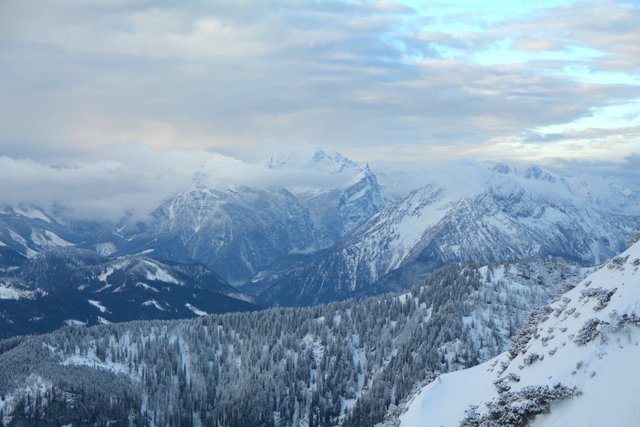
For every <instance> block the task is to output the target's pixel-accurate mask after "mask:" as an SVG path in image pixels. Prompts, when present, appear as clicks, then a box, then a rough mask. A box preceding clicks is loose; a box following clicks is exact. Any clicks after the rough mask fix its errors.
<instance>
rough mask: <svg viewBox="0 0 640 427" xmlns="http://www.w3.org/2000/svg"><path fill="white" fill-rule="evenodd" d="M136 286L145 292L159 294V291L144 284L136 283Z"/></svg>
mask: <svg viewBox="0 0 640 427" xmlns="http://www.w3.org/2000/svg"><path fill="white" fill-rule="evenodd" d="M136 286H138V287H141V288H143V289H144V290H145V291H153V292H156V293H157V292H160V291H159V290H157V289H156V288H154V287H153V286H149V285H147V284H146V283H144V282H138V283H136Z"/></svg>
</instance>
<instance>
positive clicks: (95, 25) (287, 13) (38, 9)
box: [0, 0, 640, 157]
mask: <svg viewBox="0 0 640 427" xmlns="http://www.w3.org/2000/svg"><path fill="white" fill-rule="evenodd" d="M3 12H4V13H3ZM563 13H564V12H563ZM413 14H414V12H413V11H411V10H410V9H408V8H404V7H400V6H397V5H395V4H393V3H390V2H348V3H347V2H342V1H328V2H300V1H287V0H280V1H276V2H268V4H267V3H263V2H259V3H255V2H246V1H216V2H204V1H203V2H189V3H185V4H179V3H175V2H133V1H132V2H127V1H120V2H113V3H111V2H98V3H96V2H89V1H86V2H70V1H33V2H20V1H17V0H12V1H6V2H3V3H2V6H0V16H3V18H0V19H2V21H0V27H2V28H3V29H2V30H0V52H1V53H2V57H3V59H4V61H3V63H4V64H6V66H3V67H2V69H0V91H1V92H2V93H3V98H2V100H0V117H2V118H1V119H0V120H2V129H3V134H2V135H1V136H0V152H2V153H7V154H12V155H22V154H24V153H27V154H28V153H35V154H38V153H39V154H40V155H43V153H46V152H49V153H50V155H52V156H54V155H56V154H58V156H60V157H62V156H63V154H62V153H65V154H64V155H66V153H68V152H72V151H74V150H76V151H79V152H80V153H83V152H87V153H90V152H92V151H95V150H96V147H98V146H101V145H104V144H107V143H112V142H115V141H124V140H128V139H131V138H140V139H143V140H145V141H146V142H148V143H150V144H153V145H155V146H159V147H170V146H182V147H189V148H195V147H200V148H207V147H209V148H211V147H218V148H222V149H226V150H234V149H236V148H237V147H240V146H241V147H246V148H247V149H251V148H253V147H256V146H260V145H261V144H263V143H264V141H266V140H277V141H281V142H283V143H288V144H297V143H299V142H300V141H305V142H308V143H311V144H315V145H322V146H327V147H329V148H334V149H337V150H340V151H347V152H348V151H349V150H352V151H359V152H362V151H363V150H366V149H367V148H368V147H385V146H387V147H388V146H398V147H400V146H403V145H407V146H416V145H424V146H433V145H451V146H455V145H457V144H476V145H481V144H485V143H487V141H491V140H492V139H494V138H505V137H509V136H513V137H517V135H520V134H521V133H522V132H523V130H525V129H528V128H535V127H539V126H543V125H548V124H554V123H562V122H566V121H571V120H573V119H575V118H577V117H581V116H584V115H586V114H588V113H589V112H590V111H591V109H592V108H594V107H598V106H604V105H609V104H611V103H612V102H614V101H616V100H625V99H629V98H632V97H634V96H640V90H639V89H638V88H637V87H629V86H624V85H595V84H578V83H576V82H574V81H572V80H570V79H569V78H568V77H560V76H553V75H550V74H549V73H542V72H541V70H548V68H545V67H546V66H542V65H540V64H539V65H540V68H538V67H537V66H536V65H535V64H533V65H532V64H524V65H521V66H485V67H482V66H478V65H473V64H470V63H469V62H468V61H467V60H466V59H465V58H464V57H463V58H458V59H442V58H439V57H438V56H439V54H438V51H437V48H436V47H435V45H436V44H438V43H439V44H447V43H449V44H451V45H453V46H457V47H459V48H460V47H465V46H466V48H467V49H469V52H470V51H471V50H472V49H473V48H477V47H478V46H489V45H490V44H491V43H492V42H493V41H495V40H496V39H497V38H498V37H501V34H500V31H502V30H504V29H500V28H498V29H495V30H493V31H490V30H488V31H487V36H486V37H480V36H472V35H466V36H465V35H460V37H454V38H453V39H451V38H447V37H446V36H443V35H441V34H440V35H438V34H421V33H420V30H419V27H420V25H419V24H420V23H421V18H419V17H417V16H414V15H413ZM583 15H584V14H580V15H579V16H578V17H576V20H577V22H578V23H577V24H576V25H577V26H579V27H580V28H582V27H585V25H586V24H582V23H581V22H582V20H584V19H587V18H586V17H584V16H583ZM407 18H411V19H409V21H407ZM414 18H415V21H414V20H413V19H414ZM562 18H563V19H569V18H570V17H569V16H568V13H565V15H562ZM545 19H546V21H545V20H544V19H542V18H540V19H539V22H536V24H537V25H543V24H545V23H546V22H547V21H549V20H550V19H551V18H545ZM620 19H622V18H620ZM407 22H409V23H411V22H415V24H416V27H415V28H413V27H411V26H409V27H406V25H407V24H406V23H407ZM555 22H556V21H553V22H552V23H549V25H550V26H552V27H553V26H554V25H556V24H555ZM571 22H572V21H571ZM571 22H569V23H568V24H567V25H571ZM615 22H618V21H615ZM509 25H511V26H513V27H514V28H525V27H524V25H525V23H510V24H509ZM509 28H511V27H509ZM527 28H528V27H527ZM621 33H622V32H621ZM474 37H475V38H474ZM611 49H615V48H613V47H611ZM412 52H414V53H415V52H417V53H418V56H419V57H420V59H416V58H411V57H410V58H407V55H408V54H411V53H412ZM621 52H622V51H621ZM620 55H621V56H624V54H623V53H620ZM345 148H346V149H345ZM35 154H34V155H35ZM28 155H30V156H31V154H28Z"/></svg>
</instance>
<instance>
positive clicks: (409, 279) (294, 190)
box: [0, 150, 640, 426]
mask: <svg viewBox="0 0 640 427" xmlns="http://www.w3.org/2000/svg"><path fill="white" fill-rule="evenodd" d="M236 162H237V161H235V160H233V163H234V164H237V163H236ZM242 167H247V166H246V165H245V166H242ZM251 167H259V168H260V170H261V171H263V172H264V173H265V174H266V175H265V176H270V175H269V174H272V173H273V174H276V175H278V176H280V177H282V176H289V177H294V176H301V175H300V173H301V171H303V172H304V173H306V174H308V175H309V176H308V177H307V178H308V179H306V180H304V181H302V182H298V181H295V180H292V181H291V183H290V185H289V186H286V187H285V186H281V185H273V182H274V181H271V180H266V182H265V183H264V185H254V186H249V185H246V184H247V183H246V182H244V183H243V184H242V185H229V184H225V185H214V184H213V183H212V182H211V180H210V179H209V178H208V175H207V174H206V173H204V172H202V171H200V172H199V173H196V174H195V175H194V176H193V177H192V179H191V183H190V186H188V187H187V188H184V189H181V190H179V191H177V192H176V193H174V194H171V195H170V196H169V197H167V198H165V199H164V200H163V201H161V202H159V203H158V205H157V206H155V207H154V208H153V209H151V210H150V211H149V212H148V215H139V214H134V213H132V212H131V211H129V213H127V214H124V215H123V216H121V217H119V218H117V220H113V221H106V220H96V221H89V220H87V219H83V220H78V219H74V218H73V217H68V216H65V215H64V213H63V212H64V211H63V210H56V209H47V208H46V207H45V206H37V205H34V204H30V205H26V204H20V205H17V206H4V207H3V208H2V211H1V212H0V332H1V336H0V337H1V338H9V339H8V340H6V341H2V342H0V362H2V363H0V366H1V367H2V368H0V389H1V390H3V392H4V397H3V398H2V400H0V416H1V417H3V418H2V420H3V422H5V423H10V422H15V423H26V424H37V423H38V422H41V421H42V420H47V421H48V422H51V421H52V420H55V422H56V423H60V424H69V423H80V424H82V423H86V422H89V420H91V421H90V422H93V423H98V424H100V423H103V422H107V421H109V420H120V421H119V422H123V421H122V420H125V419H127V420H129V421H127V422H128V423H134V424H135V423H141V424H148V425H165V424H180V423H188V424H189V423H191V424H193V423H195V424H198V423H203V424H213V425H216V424H217V425H285V426H297V425H309V426H310V425H344V426H361V425H375V424H377V423H381V422H382V423H390V424H391V425H395V424H394V423H397V422H398V417H400V415H401V414H402V413H403V412H404V411H405V410H408V412H406V415H403V417H404V418H401V421H402V422H403V423H404V422H409V423H410V425H411V423H412V422H414V421H415V420H419V419H422V418H421V417H422V415H421V412H420V409H419V408H421V407H423V406H425V405H427V406H428V405H433V403H429V402H431V400H429V401H427V400H425V399H432V397H429V396H431V394H429V393H431V392H428V391H424V392H422V393H421V394H420V397H419V398H415V399H414V400H411V398H412V396H414V395H415V393H416V392H417V391H418V390H420V387H421V386H424V385H426V384H429V383H430V382H431V381H433V380H434V379H435V378H436V377H437V376H438V375H439V374H440V373H444V372H452V371H456V370H458V369H462V368H468V367H472V366H475V365H477V364H478V363H480V362H482V361H484V360H487V359H488V358H491V357H494V356H497V355H499V354H500V353H502V352H504V351H505V350H507V349H508V348H509V345H510V339H511V338H512V337H516V336H518V335H517V334H518V331H519V330H520V328H522V327H524V326H526V321H527V317H528V316H529V313H530V312H531V310H532V309H533V308H534V307H536V306H538V305H541V304H546V303H548V302H549V301H551V300H552V298H554V297H557V296H558V295H559V294H560V293H562V292H563V291H566V289H569V288H572V287H573V286H574V284H575V283H577V282H579V281H580V280H581V279H582V278H584V277H585V276H586V275H588V274H590V273H591V272H592V271H593V270H594V269H595V268H597V265H599V264H600V263H602V262H605V261H606V260H608V259H610V258H611V257H613V256H615V255H616V254H618V253H619V252H621V251H623V250H624V248H625V247H626V245H627V242H628V241H629V239H631V238H632V237H633V236H634V234H635V233H637V231H638V230H640V193H638V192H637V191H634V190H633V189H629V188H627V187H625V186H624V185H622V184H620V183H616V182H614V181H611V180H602V179H600V178H598V177H595V176H581V177H566V176H562V175H560V174H558V173H552V172H550V171H547V170H545V169H543V168H541V167H538V166H526V167H520V166H517V167H514V166H513V165H506V164H497V165H496V164H493V165H485V164H477V163H456V164H452V165H449V166H448V169H449V173H450V174H452V175H442V174H440V173H438V172H437V171H434V174H433V176H432V178H431V179H430V180H423V179H421V180H420V181H415V182H414V183H413V187H414V188H413V189H412V190H411V191H409V192H408V193H406V194H401V193H398V192H397V191H392V190H389V191H388V190H386V189H385V187H384V186H383V185H382V184H381V183H380V181H379V180H378V177H377V176H376V174H375V171H374V170H372V168H370V167H369V166H368V165H360V164H357V163H355V162H353V161H351V160H349V159H347V158H345V157H343V156H341V155H340V154H338V153H328V152H325V151H322V150H319V151H317V152H315V153H314V154H313V155H312V156H310V157H309V158H307V159H302V160H301V159H300V158H296V159H291V158H287V157H286V156H273V157H271V159H270V160H269V161H268V162H267V163H266V164H265V165H263V166H251ZM421 176H423V175H421ZM309 177H311V178H314V179H316V180H317V183H318V185H317V186H315V187H314V186H313V185H312V184H313V179H309ZM398 179H404V180H405V184H406V182H407V181H406V179H407V175H406V174H403V175H393V174H389V173H387V174H385V175H384V179H382V180H381V181H382V182H386V183H387V185H389V186H390V187H394V188H399V187H398V186H394V185H393V184H392V182H393V180H398ZM277 182H279V183H281V182H282V181H277ZM634 248H637V244H636V246H634ZM633 250H635V249H633ZM625 257H626V258H625ZM623 258H624V260H625V261H624V263H623V264H624V265H622V264H621V265H620V266H619V267H620V268H621V269H623V270H624V271H632V270H633V268H635V267H634V265H635V264H631V265H630V266H628V265H627V264H625V263H627V261H628V260H629V259H630V258H629V256H627V255H623ZM631 258H633V257H631ZM616 259H622V258H616ZM632 261H633V260H632ZM616 262H618V261H614V263H613V264H608V265H609V267H606V268H608V270H606V271H612V272H614V273H615V271H618V270H616V269H617V268H618V267H616V266H617V265H618V264H619V262H618V264H616ZM614 267H615V268H614ZM623 267H624V268H623ZM623 270H620V271H623ZM600 271H604V270H600ZM634 271H635V270H634ZM595 274H597V275H598V274H599V275H602V273H600V272H599V273H595ZM615 274H617V273H615ZM615 274H614V276H615ZM625 274H626V273H625ZM598 277H599V276H598ZM613 279H615V280H618V279H617V276H615V277H613ZM613 279H612V280H613ZM598 280H600V279H598ZM584 283H587V282H584ZM585 286H586V285H580V288H581V289H582V288H584V287H585ZM607 286H609V285H608V284H604V283H603V284H602V286H600V285H598V286H597V289H596V290H598V289H600V290H602V289H604V290H602V292H601V293H602V295H604V294H607V295H608V293H607V292H606V289H605V288H607ZM594 289H595V288H594ZM607 289H608V288H607ZM596 290H593V292H595V293H594V294H593V295H591V294H589V295H591V296H589V298H591V297H593V298H595V299H597V300H598V301H599V298H600V297H599V295H600V293H598V292H600V290H598V291H597V292H596ZM584 292H587V293H589V292H591V291H590V290H589V289H586V290H585V291H584ZM584 292H583V293H584ZM574 293H575V291H574ZM620 295H622V294H620ZM633 295H635V294H633ZM633 295H632V294H630V296H629V297H625V301H626V302H625V303H624V304H631V305H633V304H635V302H633V298H634V296H633ZM566 298H571V300H572V301H574V300H575V298H574V297H573V296H567V297H566ZM585 298H586V297H585ZM564 300H565V299H562V300H561V301H564ZM578 300H579V301H582V300H583V299H582V298H578ZM585 301H590V300H589V299H588V298H587V299H585ZM563 304H564V303H563ZM581 304H582V303H581ZM565 305H566V304H565ZM274 306H275V307H278V306H290V307H302V308H289V309H285V308H271V309H269V307H274ZM565 308H566V307H565ZM265 309H266V310H265ZM575 311H576V312H577V311H578V307H576V310H575ZM224 313H228V314H224ZM632 315H633V313H630V314H629V316H632ZM187 318H198V319H192V320H188V319H187ZM176 319H187V320H176ZM536 319H538V318H536ZM170 320H171V321H170ZM130 321H142V322H134V323H129V322H130ZM167 321H168V322H167ZM537 321H539V322H544V321H545V320H540V319H538V320H537ZM603 321H604V320H603ZM121 322H126V323H122V324H121V325H115V324H114V323H121ZM607 322H609V321H607ZM609 323H610V322H609ZM94 325H97V327H95V328H86V327H87V326H94ZM531 325H534V326H535V325H537V324H533V323H530V324H529V326H526V329H525V331H528V330H531V328H533V327H534V326H531ZM564 327H565V326H562V325H560V326H558V325H556V326H553V327H552V328H554V330H555V328H564ZM629 327H631V326H629ZM550 328H551V327H550ZM567 328H568V326H567ZM51 331H53V332H52V334H50V335H44V336H35V337H21V335H25V334H33V333H45V332H51ZM551 335H554V334H551ZM574 335H575V334H574ZM536 339H537V338H536ZM550 339H552V338H549V340H550ZM518 342H519V341H518ZM532 342H533V341H532ZM517 345H518V344H517ZM522 345H524V344H522ZM518 348H520V347H518ZM212 349H213V350H212ZM267 350H268V351H267ZM538 353H539V352H536V354H538ZM540 354H541V353H540ZM558 354H563V353H562V352H561V350H560V349H559V350H558ZM500 357H502V358H504V357H505V356H504V355H502V356H500ZM585 357H586V356H585ZM525 365H526V366H528V365H527V364H526V363H525ZM481 366H486V365H481ZM493 366H495V365H493ZM514 366H515V365H514ZM541 366H542V365H541ZM545 366H546V365H545ZM476 369H480V368H476ZM518 369H519V368H518ZM554 369H555V368H554ZM558 369H560V368H558ZM562 369H564V368H562ZM603 369H604V368H603ZM474 372H479V371H474ZM514 372H515V371H514ZM453 375H463V374H462V373H460V374H457V373H456V374H453ZM474 375H475V374H474ZM491 375H493V374H491ZM496 375H498V376H499V375H501V373H496ZM514 375H515V374H514ZM86 376H90V377H91V378H94V379H95V381H94V382H93V383H91V384H90V383H87V382H86V381H83V380H81V378H84V377H86ZM484 376H486V375H484V374H482V375H481V374H478V375H476V376H474V378H476V377H477V378H478V381H480V378H484ZM443 378H450V377H446V376H445V377H443ZM451 378H458V377H456V376H453V377H451ZM459 378H464V377H463V376H460V377H459ZM513 378H515V377H513ZM447 381H449V380H447ZM452 381H453V380H452ZM474 381H475V380H474ZM483 381H484V379H483ZM487 381H488V380H487ZM505 381H506V380H505ZM509 381H511V380H509ZM96 384H97V385H96ZM446 384H448V382H447V383H446ZM452 384H453V383H452ZM456 384H457V383H456ZM523 384H525V382H523ZM526 384H527V385H529V382H526ZM549 387H551V386H549ZM567 387H568V388H566V389H565V388H562V389H551V388H544V387H543V389H536V390H538V391H541V392H544V393H547V392H548V393H551V394H553V393H556V394H553V396H556V395H557V396H559V397H558V398H565V397H570V396H574V395H575V393H577V391H576V390H577V388H573V387H574V386H573V385H571V386H567ZM576 387H577V385H576ZM489 388H490V387H489ZM432 389H433V390H436V389H438V386H434V385H431V386H428V387H427V388H426V389H425V390H432ZM529 390H530V389H527V390H526V391H527V392H528V391H529ZM531 390H532V389H531ZM549 390H551V391H549ZM501 393H502V392H500V391H498V394H497V395H496V396H495V398H494V401H500V399H504V398H505V396H507V395H505V394H501ZM544 393H543V394H544ZM551 394H549V396H551ZM249 396H250V397H249ZM424 396H426V397H424ZM509 396H511V397H509V399H512V398H513V399H515V400H513V401H514V402H516V401H519V400H518V399H521V398H522V396H520V394H518V395H517V396H516V395H515V394H514V395H513V396H512V395H509ZM514 396H515V397H514ZM527 396H528V395H527ZM544 396H546V395H544ZM544 396H543V398H545V397H544ZM439 398H442V396H440V397H439ZM527 398H528V397H527ZM467 400H469V402H471V401H472V400H473V399H472V398H471V397H469V399H467ZM243 402H245V403H243ZM246 402H250V403H249V404H247V403H246ZM410 402H425V403H420V404H419V405H422V406H415V405H418V403H411V404H409V403H410ZM438 402H439V401H438ZM510 402H511V401H510ZM412 405H413V406H412ZM490 405H491V404H490ZM490 405H489V406H488V407H489V408H492V406H490ZM429 407H431V406H429ZM416 408H418V409H416ZM456 408H458V407H456ZM541 408H542V409H541V410H540V411H539V412H544V411H546V410H548V408H547V407H546V406H544V405H543V406H542V407H541ZM458 409H460V408H458ZM458 409H456V410H458ZM465 409H466V408H465ZM492 410H493V409H489V412H486V413H485V412H482V410H480V409H478V411H480V412H478V413H473V414H471V413H470V414H471V415H469V416H468V420H471V421H469V422H470V423H473V422H475V421H473V420H480V421H479V422H481V421H482V420H484V419H485V418H486V417H490V416H493V415H491V414H492V412H491V411H492ZM416 411H418V412H416ZM429 411H431V410H429ZM535 413H538V412H535ZM416 414H418V415H416ZM456 414H458V415H460V413H459V411H458V412H456ZM487 414H489V415H487ZM463 415H464V414H463ZM434 416H435V415H434ZM438 416H439V415H438ZM456 416H457V415H456ZM461 416H462V415H461ZM474 417H475V418H474ZM483 417H484V418H483ZM434 419H438V420H439V419H441V418H434ZM442 419H444V418H442ZM527 419H528V418H527ZM451 420H452V418H451V419H448V418H447V420H446V423H449V422H453V421H451ZM457 421H458V419H456V423H457ZM506 425H511V424H509V422H507V423H506Z"/></svg>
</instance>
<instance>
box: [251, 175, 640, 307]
mask: <svg viewBox="0 0 640 427" xmlns="http://www.w3.org/2000/svg"><path fill="white" fill-rule="evenodd" d="M466 172H467V173H468V174H469V178H468V179H469V182H468V183H465V182H463V183H461V184H458V185H457V186H455V185H446V184H445V185H438V184H429V185H426V186H424V187H421V188H419V189H417V190H414V191H413V192H411V193H410V194H409V195H407V196H406V197H404V198H402V199H400V200H398V201H396V202H395V203H392V204H390V205H388V206H387V207H386V208H385V209H383V210H382V211H380V212H378V213H377V214H375V215H373V216H372V217H371V218H370V219H368V220H367V221H365V222H364V223H362V224H361V225H360V226H359V227H357V228H356V229H354V230H353V231H352V232H351V233H350V234H348V235H347V236H346V237H345V238H344V239H343V240H342V241H340V242H339V243H337V244H336V245H334V246H333V247H331V248H329V249H328V250H326V251H324V252H322V253H321V254H319V255H318V256H317V257H315V258H313V259H311V260H309V261H308V262H305V263H302V264H297V265H294V266H293V267H292V268H290V269H288V270H284V271H283V270H279V271H273V272H271V273H270V274H267V275H263V276H261V277H258V278H256V279H257V280H256V279H254V282H257V283H254V284H253V289H256V288H258V287H262V290H258V291H257V292H258V293H259V295H260V296H261V297H263V298H264V299H265V300H268V301H271V302H273V303H276V304H281V305H309V304H316V303H320V302H327V301H331V300H335V299H343V298H348V297H352V296H361V295H367V294H374V293H380V292H384V291H390V290H398V289H401V288H403V287H406V284H407V283H414V282H415V281H417V280H418V279H420V278H421V277H424V275H425V274H426V273H428V272H430V271H433V270H434V269H435V268H438V267H440V266H442V265H444V264H446V263H449V262H453V261H477V262H493V261H505V260H522V259H545V258H548V257H561V258H564V259H567V260H571V261H575V262H579V263H584V264H593V263H598V262H601V261H602V260H604V259H607V258H608V257H610V256H612V255H613V254H615V253H617V252H618V251H620V250H621V249H622V248H624V245H625V243H626V241H627V239H628V238H629V237H630V236H631V235H632V234H633V232H634V231H636V230H639V229H640V211H639V210H638V206H640V204H635V201H637V200H639V195H638V194H637V193H635V192H631V191H630V190H627V189H621V188H618V190H617V192H612V191H611V187H607V188H605V189H603V190H601V191H602V193H603V194H604V195H602V196H601V195H600V193H598V191H597V190H598V188H596V187H595V186H594V187H593V188H592V187H590V186H589V184H588V183H587V182H586V181H577V180H570V179H565V178H561V177H558V176H555V175H553V174H551V173H549V172H545V171H543V170H542V169H540V168H539V167H530V168H528V169H526V170H525V171H524V173H522V174H519V173H517V171H516V170H515V169H514V168H511V167H508V166H504V165H499V166H497V167H494V168H492V169H486V168H480V167H475V168H473V169H471V170H469V169H467V170H466ZM467 184H468V185H467ZM254 292H256V291H255V290H254Z"/></svg>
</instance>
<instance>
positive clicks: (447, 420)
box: [400, 242, 640, 426]
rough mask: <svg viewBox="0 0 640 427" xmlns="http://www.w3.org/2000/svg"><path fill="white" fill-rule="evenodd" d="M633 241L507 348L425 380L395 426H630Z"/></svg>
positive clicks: (638, 288)
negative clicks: (477, 362) (482, 360)
mask: <svg viewBox="0 0 640 427" xmlns="http://www.w3.org/2000/svg"><path fill="white" fill-rule="evenodd" d="M639 269H640V242H637V243H635V244H633V245H632V246H631V247H630V248H629V249H628V250H626V251H625V252H623V253H622V254H621V255H620V256H618V257H615V258H613V259H612V260H611V261H610V262H608V263H606V264H605V265H603V266H602V267H601V268H600V269H599V270H598V271H596V272H594V273H592V274H590V275H589V276H588V277H586V278H585V279H584V280H582V281H581V282H580V283H579V284H578V285H577V286H576V287H574V288H573V289H571V290H570V291H568V292H566V293H565V294H563V295H562V296H560V297H559V298H557V299H556V301H555V302H554V303H552V304H550V305H548V306H545V307H543V308H542V309H539V310H537V311H536V312H534V314H532V316H531V319H530V321H529V323H528V324H527V326H526V327H525V328H524V329H523V330H522V332H521V333H520V334H519V335H518V336H517V337H516V338H515V339H514V343H513V346H512V347H511V349H510V350H509V351H508V352H505V353H503V354H501V355H499V356H497V357H496V358H494V359H492V360H489V361H487V362H485V363H483V364H481V365H478V366H476V367H473V368H471V369H468V370H465V371H459V372H454V373H451V374H447V375H443V376H441V377H439V378H438V379H437V380H436V381H434V382H432V383H431V384H429V385H427V386H426V387H424V388H423V389H422V390H421V391H420V392H419V393H418V394H417V395H416V396H415V398H414V399H413V400H412V402H411V403H410V405H409V407H408V410H407V412H406V413H405V414H404V415H403V416H402V417H401V418H400V420H401V426H428V425H433V426H458V425H461V423H462V425H469V426H475V425H496V426H498V425H510V426H512V425H525V424H527V425H532V426H538V425H539V426H566V425H580V426H601V425H616V426H632V425H636V424H637V422H638V405H637V402H636V399H635V396H637V395H638V392H640V385H639V384H640V383H639V379H640V368H639V367H638V363H637V361H638V358H640V347H639V346H638V342H639V341H640V272H639V271H638V270H639Z"/></svg>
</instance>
